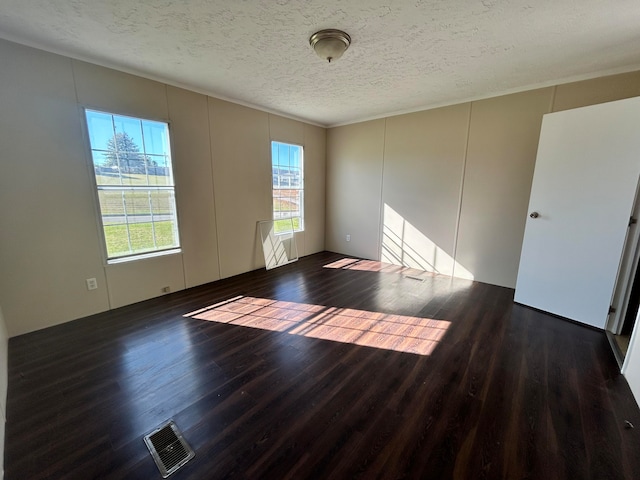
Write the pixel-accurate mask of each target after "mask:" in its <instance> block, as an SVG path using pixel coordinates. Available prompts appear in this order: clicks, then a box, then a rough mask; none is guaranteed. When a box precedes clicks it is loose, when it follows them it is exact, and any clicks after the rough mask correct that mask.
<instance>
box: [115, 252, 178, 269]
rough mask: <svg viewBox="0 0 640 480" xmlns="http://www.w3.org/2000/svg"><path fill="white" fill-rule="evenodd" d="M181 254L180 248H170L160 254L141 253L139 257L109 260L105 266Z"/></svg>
mask: <svg viewBox="0 0 640 480" xmlns="http://www.w3.org/2000/svg"><path fill="white" fill-rule="evenodd" d="M177 253H182V249H181V248H172V249H171V250H162V251H161V252H149V253H141V254H139V255H129V256H127V257H120V258H111V259H109V260H107V265H117V264H118V263H128V262H134V261H136V260H145V259H148V258H156V257H164V256H165V255H175V254H177Z"/></svg>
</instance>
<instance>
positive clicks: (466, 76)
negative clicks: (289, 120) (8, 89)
mask: <svg viewBox="0 0 640 480" xmlns="http://www.w3.org/2000/svg"><path fill="white" fill-rule="evenodd" d="M323 28H338V29H342V30H345V31H346V32H347V33H349V34H350V35H351V38H352V45H351V48H350V49H349V50H348V51H347V52H346V53H345V55H344V57H342V59H340V60H339V61H338V62H336V63H334V64H327V63H324V62H323V61H322V60H320V59H319V58H318V57H316V56H315V54H314V53H313V51H312V50H311V48H310V47H309V44H308V39H309V36H310V35H311V34H312V33H314V32H315V31H317V30H320V29H323ZM0 37H2V38H5V39H8V40H13V41H16V42H19V43H24V44H27V45H31V46H34V47H39V48H43V49H45V50H49V51H53V52H57V53H62V54H65V55H68V56H71V57H74V58H80V59H84V60H88V61H93V62H95V63H99V64H102V65H106V66H111V67H114V68H117V69H121V70H125V71H128V72H132V73H137V74H139V75H142V76H146V77H149V78H154V79H158V80H162V81H165V82H167V83H170V84H174V85H180V86H185V87H188V88H191V89H194V90H197V91H200V92H204V93H208V94H211V95H213V96H217V97H221V98H226V99H230V100H233V101H237V102H240V103H244V104H248V105H252V106H256V107H258V108H262V109H265V110H268V111H274V112H279V113H282V114H285V115H288V116H291V117H294V118H300V119H304V120H308V121H311V122H314V123H318V124H322V125H336V124H343V123H349V122H354V121H359V120H363V119H368V118H375V117H380V116H384V115H388V114H391V113H398V112H404V111H411V110H418V109H423V108H428V107H432V106H437V105H445V104H451V103H457V102H460V101H465V100H470V99H477V98H484V97H489V96H493V95H498V94H501V93H506V92H512V91H518V90H525V89H527V88H530V87H535V86H542V85H550V84H554V83H562V82H565V81H569V80H574V79H580V78H589V77H593V76H597V75H599V74H603V73H610V72H611V73H612V72H619V71H628V70H633V69H637V68H640V48H639V45H640V1H638V0H616V1H614V2H612V1H611V0H528V1H525V0H483V1H476V0H446V1H445V0H386V1H382V0H354V1H344V0H342V1H341V0H322V1H319V0H249V1H247V0H245V1H241V0H213V1H212V0H110V1H104V0H1V1H0ZM0 68H1V59H0Z"/></svg>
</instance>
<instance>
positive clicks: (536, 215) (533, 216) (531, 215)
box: [529, 212, 540, 218]
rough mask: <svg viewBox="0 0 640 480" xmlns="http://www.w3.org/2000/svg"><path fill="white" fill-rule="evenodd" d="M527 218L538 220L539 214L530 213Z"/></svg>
mask: <svg viewBox="0 0 640 480" xmlns="http://www.w3.org/2000/svg"><path fill="white" fill-rule="evenodd" d="M529 216H530V217H531V218H538V217H539V216H540V214H539V213H538V212H531V213H530V214H529Z"/></svg>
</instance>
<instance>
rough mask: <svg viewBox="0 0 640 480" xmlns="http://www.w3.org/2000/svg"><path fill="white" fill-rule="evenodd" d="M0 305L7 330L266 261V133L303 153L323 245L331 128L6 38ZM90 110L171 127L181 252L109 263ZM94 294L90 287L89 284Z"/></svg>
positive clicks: (316, 239) (308, 249)
mask: <svg viewBox="0 0 640 480" xmlns="http://www.w3.org/2000/svg"><path fill="white" fill-rule="evenodd" d="M0 58H1V59H2V68H0V145H2V149H0V225H2V228H0V272H1V273H0V304H2V306H3V308H4V317H5V321H6V324H7V327H8V331H9V335H10V336H14V335H19V334H22V333H26V332H30V331H33V330H37V329H40V328H45V327H48V326H51V325H56V324H59V323H62V322H66V321H69V320H73V319H75V318H80V317H84V316H87V315H91V314H93V313H97V312H101V311H104V310H107V309H109V308H115V307H118V306H122V305H127V304H130V303H134V302H138V301H141V300H145V299H147V298H151V297H155V296H159V295H161V294H162V288H163V287H165V286H169V287H170V289H171V291H176V290H182V289H184V288H189V287H192V286H196V285H200V284H203V283H207V282H211V281H215V280H218V279H220V278H224V277H228V276H232V275H236V274H238V273H243V272H246V271H249V270H253V269H256V268H259V267H261V266H263V265H264V261H263V259H262V253H261V250H260V249H259V248H258V247H259V244H258V243H257V242H256V235H255V232H256V222H257V221H258V220H266V219H269V218H271V204H272V202H271V197H270V195H271V192H270V186H271V158H270V141H271V139H273V140H281V141H292V142H294V143H297V144H300V145H303V146H304V147H305V180H306V182H305V186H306V191H305V217H306V227H307V228H306V229H305V232H303V233H301V234H299V235H298V236H297V237H298V242H299V252H300V254H301V255H308V254H311V253H315V252H318V251H322V250H324V221H325V218H324V217H325V200H324V195H325V192H324V185H325V143H326V139H325V130H324V129H322V128H319V127H315V126H312V125H308V124H304V123H302V122H297V121H293V120H289V119H285V118H282V117H278V116H277V115H271V114H267V113H265V112H261V111H257V110H254V109H251V108H247V107H242V106H239V105H236V104H233V103H229V102H224V101H221V100H217V99H214V98H211V97H207V96H206V95H202V94H198V93H195V92H191V91H188V90H184V89H180V88H176V87H172V86H168V85H165V84H163V83H159V82H155V81H152V80H148V79H144V78H141V77H137V76H134V75H129V74H125V73H122V72H118V71H115V70H111V69H108V68H104V67H100V66H97V65H93V64H90V63H86V62H81V61H77V60H72V59H70V58H67V57H63V56H59V55H54V54H50V53H46V52H43V51H40V50H36V49H32V48H28V47H24V46H21V45H17V44H14V43H11V42H7V41H0ZM83 107H90V108H95V109H99V110H104V111H108V112H113V113H120V114H125V115H131V116H136V117H141V118H149V119H155V120H162V121H167V122H169V123H170V132H171V133H170V134H171V142H172V150H173V157H174V173H175V181H176V202H177V208H178V219H179V224H180V239H181V247H182V252H181V253H180V254H174V255H166V256H160V257H154V258H149V259H144V260H137V261H132V262H124V263H117V264H111V265H107V264H106V262H105V255H104V252H103V246H102V240H101V232H100V223H99V214H98V207H97V200H96V195H95V192H94V191H93V187H92V180H91V176H92V175H93V172H92V167H91V163H90V158H89V153H88V145H87V142H86V140H85V139H84V138H83V130H84V113H83ZM91 277H95V278H96V279H97V280H98V289H97V290H93V291H88V290H87V289H86V285H85V279H87V278H91Z"/></svg>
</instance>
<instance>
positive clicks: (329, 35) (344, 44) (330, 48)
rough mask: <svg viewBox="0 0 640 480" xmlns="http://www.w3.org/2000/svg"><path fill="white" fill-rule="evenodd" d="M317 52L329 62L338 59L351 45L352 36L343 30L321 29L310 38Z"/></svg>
mask: <svg viewBox="0 0 640 480" xmlns="http://www.w3.org/2000/svg"><path fill="white" fill-rule="evenodd" d="M309 44H310V45H311V47H312V48H313V50H314V51H315V52H316V54H317V55H318V56H319V57H320V58H322V59H323V60H327V61H328V62H329V63H331V62H335V61H336V60H338V59H339V58H340V57H341V56H342V54H343V53H344V52H346V51H347V48H349V45H351V37H350V36H349V35H347V34H346V33H345V32H343V31H342V30H333V29H328V30H320V31H319V32H316V33H314V34H313V35H311V37H310V38H309Z"/></svg>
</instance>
